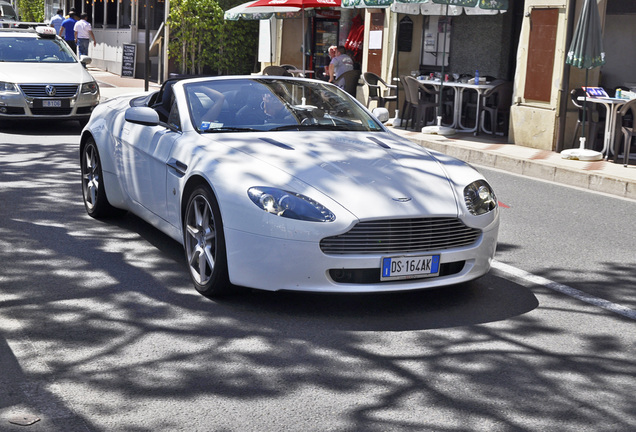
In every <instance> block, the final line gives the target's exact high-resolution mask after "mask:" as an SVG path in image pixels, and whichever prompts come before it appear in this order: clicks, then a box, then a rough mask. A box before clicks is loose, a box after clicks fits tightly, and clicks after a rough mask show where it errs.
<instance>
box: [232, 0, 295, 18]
mask: <svg viewBox="0 0 636 432" xmlns="http://www.w3.org/2000/svg"><path fill="white" fill-rule="evenodd" d="M254 3H256V0H253V1H249V2H247V3H243V4H240V5H238V6H234V7H233V8H232V9H228V10H227V11H225V14H224V15H223V18H224V19H225V20H227V21H238V20H265V19H270V18H272V17H274V18H283V17H285V18H286V17H288V16H290V15H292V14H293V13H294V12H299V11H300V8H299V7H289V6H266V7H260V6H254ZM248 8H249V9H248Z"/></svg>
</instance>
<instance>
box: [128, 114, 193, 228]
mask: <svg viewBox="0 0 636 432" xmlns="http://www.w3.org/2000/svg"><path fill="white" fill-rule="evenodd" d="M168 124H169V125H170V127H166V126H165V125H158V126H146V125H140V124H133V123H129V122H127V123H126V124H125V125H124V128H123V130H122V139H121V142H122V162H123V163H122V170H123V171H124V175H123V178H124V187H125V188H126V191H127V193H128V196H129V197H130V198H131V199H132V200H133V201H135V202H136V203H138V204H140V205H141V206H143V207H144V208H146V209H147V210H149V211H151V212H152V213H154V214H155V215H157V216H159V217H160V218H162V219H164V220H168V218H167V214H168V210H167V205H166V199H167V193H168V191H167V175H168V173H167V171H168V165H167V164H168V162H169V160H170V154H171V151H172V148H173V147H174V145H175V142H176V141H177V140H178V139H179V138H180V137H181V135H182V134H181V132H180V125H179V120H178V110H177V105H176V103H174V104H173V108H172V109H171V113H170V118H169V120H168Z"/></svg>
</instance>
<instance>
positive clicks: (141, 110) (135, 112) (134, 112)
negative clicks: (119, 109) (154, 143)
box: [124, 107, 160, 126]
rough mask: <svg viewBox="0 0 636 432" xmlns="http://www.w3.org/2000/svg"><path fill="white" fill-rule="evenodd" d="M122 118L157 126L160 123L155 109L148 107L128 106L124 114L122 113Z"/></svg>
mask: <svg viewBox="0 0 636 432" xmlns="http://www.w3.org/2000/svg"><path fill="white" fill-rule="evenodd" d="M124 118H125V119H126V121H127V122H130V123H135V124H140V125H144V126H157V125H159V123H160V122H159V114H157V111H155V110H153V109H152V108H148V107H131V108H128V109H127V110H126V114H124Z"/></svg>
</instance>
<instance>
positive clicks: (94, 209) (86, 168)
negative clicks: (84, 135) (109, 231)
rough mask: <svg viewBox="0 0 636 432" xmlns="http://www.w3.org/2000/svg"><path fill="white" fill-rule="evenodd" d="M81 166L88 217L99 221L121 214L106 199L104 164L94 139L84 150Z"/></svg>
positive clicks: (83, 193)
mask: <svg viewBox="0 0 636 432" xmlns="http://www.w3.org/2000/svg"><path fill="white" fill-rule="evenodd" d="M80 166H81V171H82V195H83V197H84V207H86V212H87V213H88V215H89V216H91V217H94V218H96V219H99V218H104V217H109V216H115V215H116V214H118V213H120V212H121V211H120V210H118V209H116V208H115V207H113V206H111V205H110V203H109V202H108V198H106V191H105V189H104V176H103V174H102V163H101V160H100V158H99V152H98V151H97V144H95V141H94V140H93V139H92V138H91V139H89V140H88V141H87V142H86V145H84V147H83V148H82V153H81V155H80Z"/></svg>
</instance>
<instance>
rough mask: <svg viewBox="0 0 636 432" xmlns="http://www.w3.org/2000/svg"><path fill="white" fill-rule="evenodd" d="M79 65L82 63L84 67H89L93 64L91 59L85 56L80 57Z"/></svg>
mask: <svg viewBox="0 0 636 432" xmlns="http://www.w3.org/2000/svg"><path fill="white" fill-rule="evenodd" d="M80 63H82V64H83V65H84V66H86V65H89V64H91V63H93V59H92V58H91V57H89V56H87V55H81V56H80Z"/></svg>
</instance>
